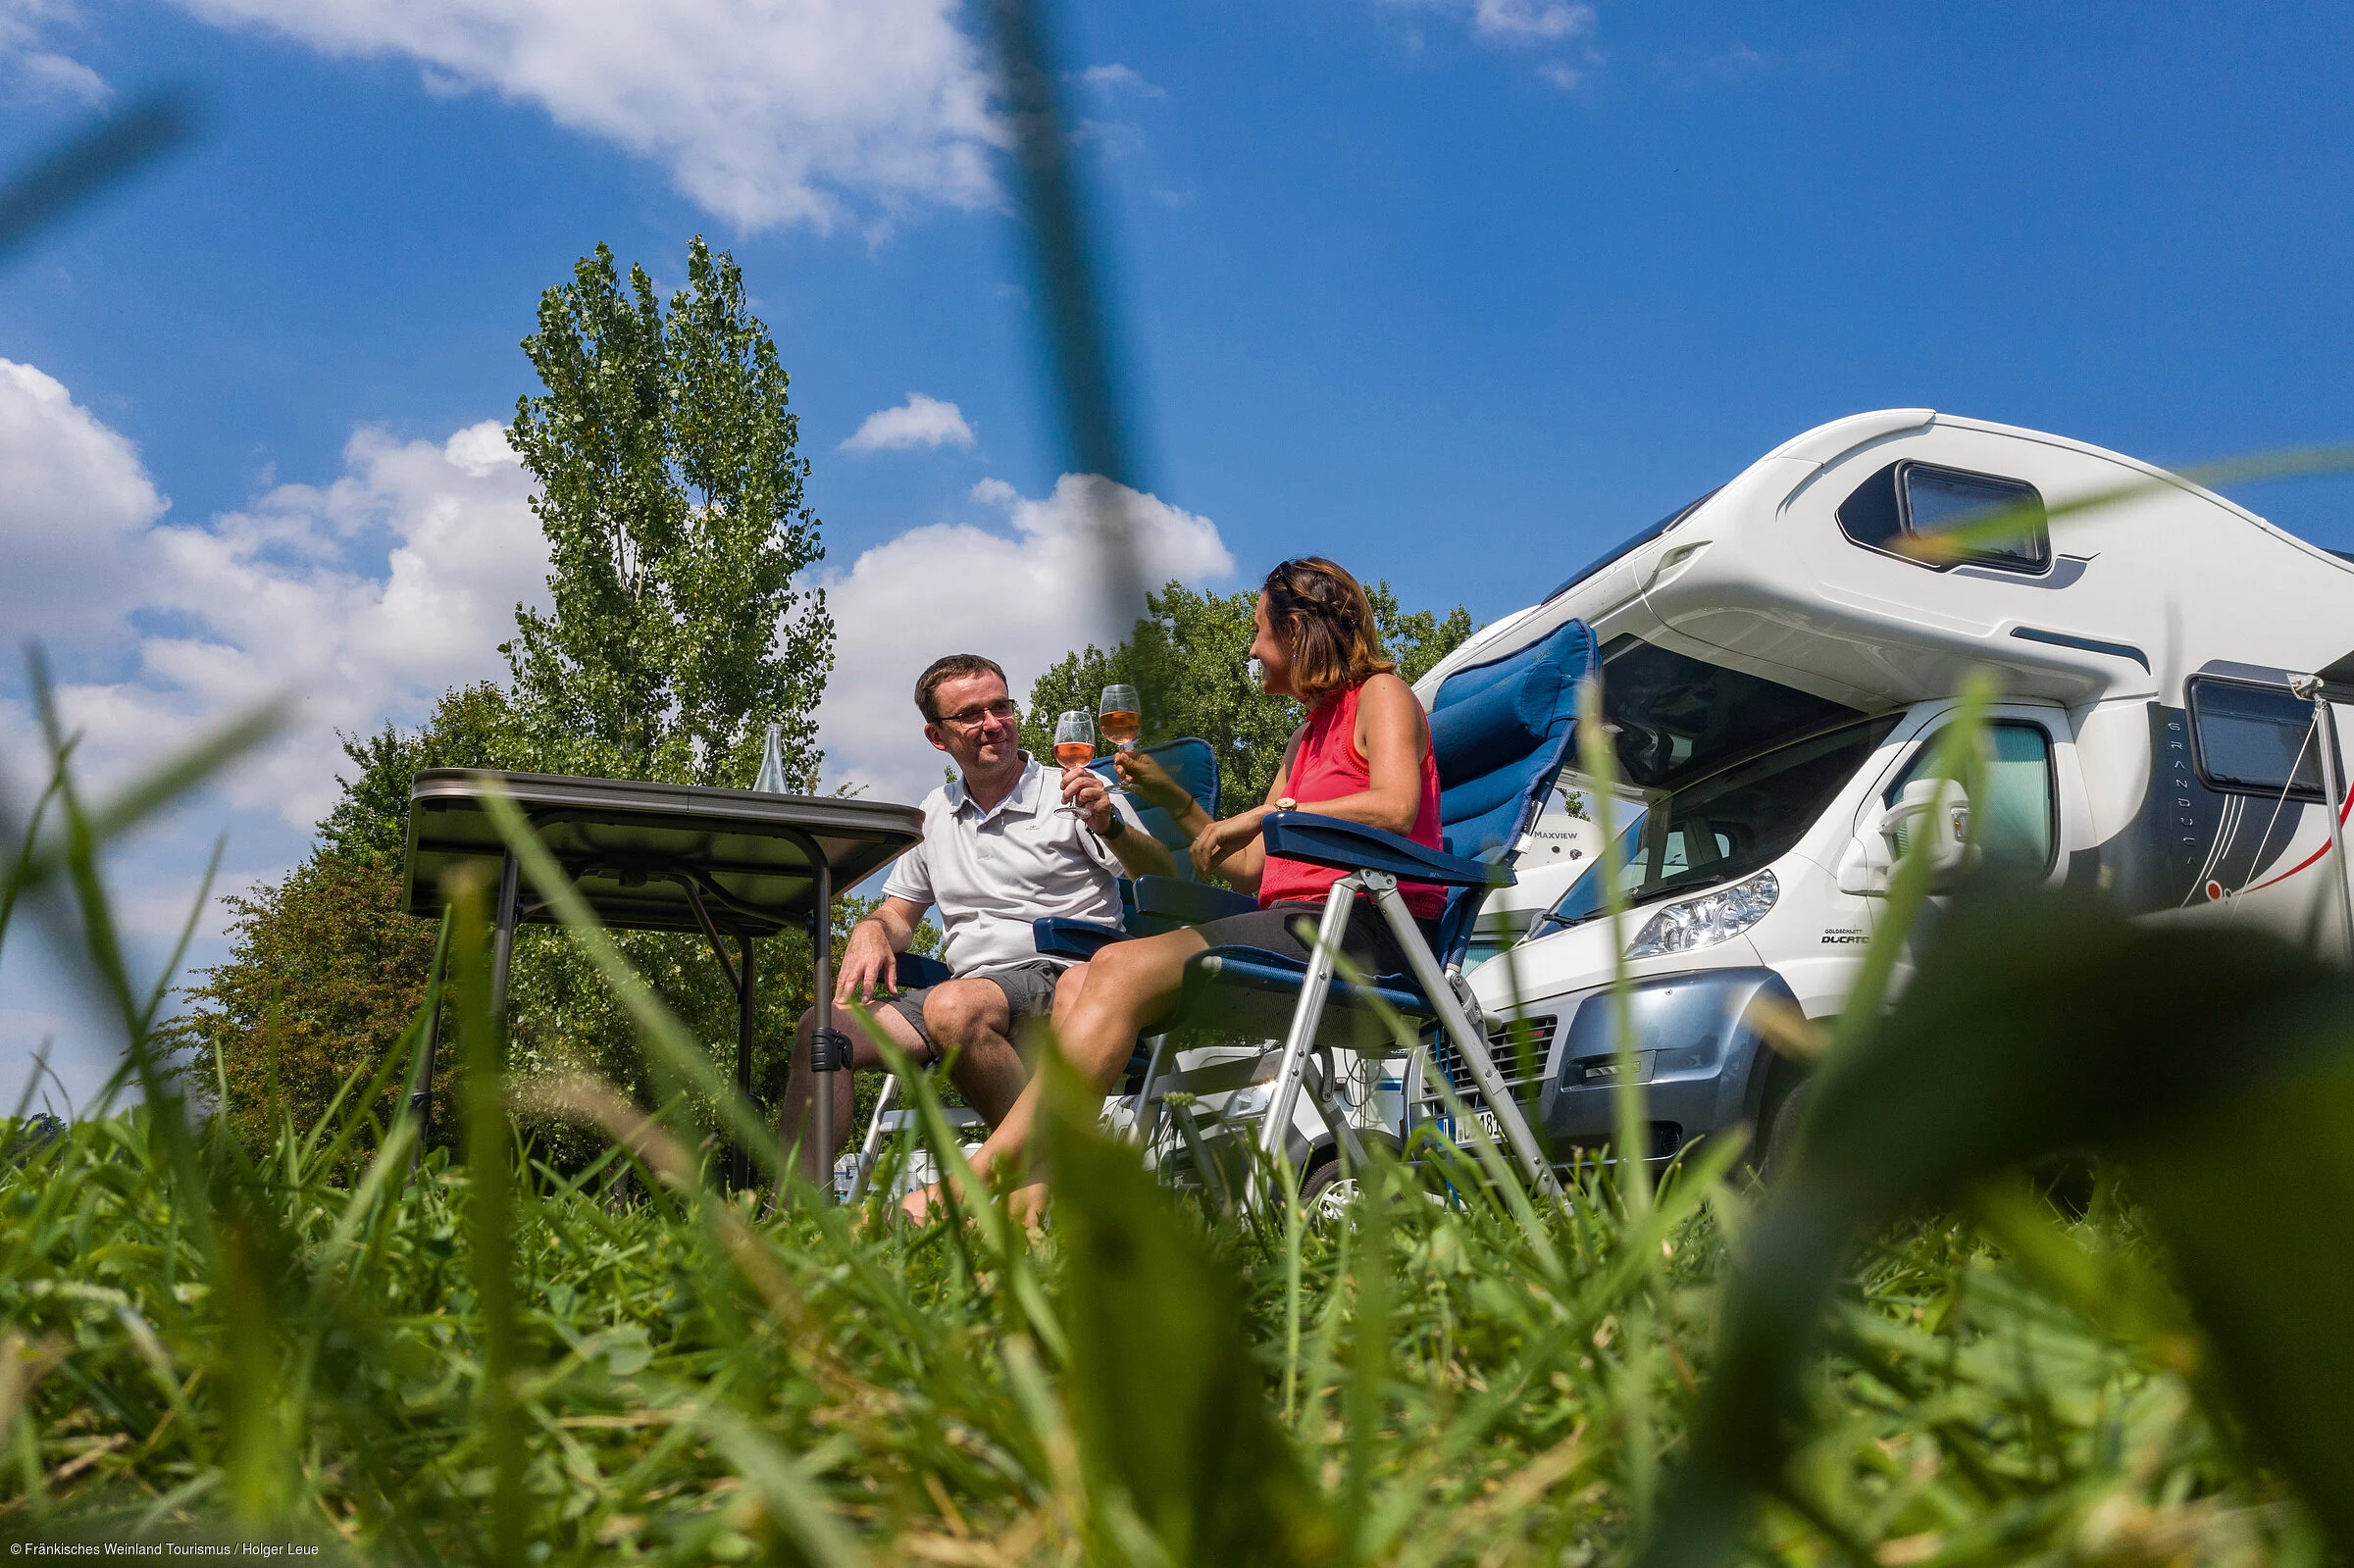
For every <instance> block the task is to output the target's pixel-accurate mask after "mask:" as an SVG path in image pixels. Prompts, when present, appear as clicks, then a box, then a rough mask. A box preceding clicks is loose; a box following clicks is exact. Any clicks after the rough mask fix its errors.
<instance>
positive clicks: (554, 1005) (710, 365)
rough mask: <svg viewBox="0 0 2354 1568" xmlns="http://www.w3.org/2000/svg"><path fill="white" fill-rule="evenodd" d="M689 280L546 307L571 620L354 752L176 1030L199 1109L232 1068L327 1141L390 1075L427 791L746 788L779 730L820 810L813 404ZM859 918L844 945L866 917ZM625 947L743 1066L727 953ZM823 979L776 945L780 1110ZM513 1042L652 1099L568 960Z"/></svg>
mask: <svg viewBox="0 0 2354 1568" xmlns="http://www.w3.org/2000/svg"><path fill="white" fill-rule="evenodd" d="M687 273H688V286H687V287H686V288H684V289H681V290H679V291H678V292H677V293H675V294H674V295H673V296H672V297H671V299H670V301H669V304H668V308H667V310H665V308H664V307H663V305H662V303H661V301H659V300H658V299H657V298H656V296H655V294H654V290H653V286H652V283H651V281H650V280H649V279H648V278H647V277H646V275H645V272H644V270H643V269H642V268H637V267H633V268H632V269H631V270H630V275H629V278H628V282H627V286H626V287H625V286H624V284H623V281H622V279H621V278H619V277H618V275H617V273H616V270H615V267H614V262H613V256H612V253H611V251H610V250H608V249H607V248H606V247H604V246H602V245H599V246H598V247H597V249H596V252H595V254H594V255H592V256H588V257H584V258H583V259H582V260H581V262H580V264H579V265H578V266H577V267H576V268H575V269H574V273H573V277H572V279H571V280H570V281H569V282H566V283H564V284H561V285H559V286H557V287H554V288H550V289H548V290H547V291H546V293H545V294H544V295H542V297H541V299H540V302H539V312H538V330H537V332H535V333H534V334H533V335H532V336H530V337H528V338H526V339H525V340H524V344H523V347H524V351H525V353H526V355H527V356H528V357H529V358H530V360H531V362H532V365H533V367H534V368H535V369H536V370H537V372H538V373H539V378H540V380H541V382H542V385H543V387H544V391H543V392H542V394H541V395H538V396H536V397H526V398H523V399H521V400H520V401H519V402H518V404H517V406H516V417H515V423H514V425H513V426H512V427H511V428H510V429H509V430H508V439H509V440H510V441H511V442H512V444H513V445H514V447H515V449H516V451H517V452H518V453H519V454H520V455H521V456H522V458H523V462H524V465H525V467H526V468H527V469H528V470H529V471H530V473H531V474H532V476H533V478H534V480H535V481H537V482H536V493H535V495H534V497H533V502H532V505H533V509H534V511H535V512H536V513H537V516H538V519H539V523H540V527H541V529H542V530H543V531H544V532H545V533H546V535H547V539H548V546H549V558H550V563H551V570H550V572H549V576H548V589H549V597H550V601H551V608H550V610H549V611H548V612H547V613H545V614H540V613H537V612H534V611H530V610H527V609H525V608H523V607H522V606H520V605H519V606H517V609H516V634H515V636H514V637H513V638H512V639H511V640H509V641H508V642H506V643H505V644H503V645H502V646H501V648H500V651H501V652H503V653H504V654H505V655H506V656H507V661H508V668H509V673H510V676H511V678H512V685H511V688H509V689H503V690H502V689H501V688H500V687H499V686H497V685H495V684H491V683H483V684H481V685H476V686H471V687H467V688H464V689H461V690H455V691H451V692H449V693H447V694H446V695H445V696H444V697H443V698H442V700H441V701H440V703H439V704H438V705H437V706H436V707H435V711H434V713H433V715H432V717H431V718H430V719H429V720H428V722H427V723H426V724H425V725H424V726H423V727H421V728H420V729H418V730H416V731H414V732H408V731H403V730H401V729H399V728H397V727H395V726H391V725H386V726H385V727H384V729H383V730H382V731H380V732H378V733H373V734H368V735H364V736H347V737H345V739H344V744H343V749H344V754H345V755H346V756H347V757H348V758H349V759H350V760H351V762H352V764H353V765H354V770H355V771H354V772H353V774H352V775H351V776H349V777H341V776H339V777H338V779H337V782H338V783H339V784H341V785H342V793H341V797H340V798H339V799H338V800H337V801H336V803H335V805H334V807H333V809H332V810H331V811H329V813H328V814H327V816H326V817H325V818H323V819H322V820H321V822H320V824H319V836H318V842H317V844H316V846H315V848H314V850H313V852H312V855H311V857H310V858H309V859H308V860H306V861H305V862H304V863H303V864H302V865H301V866H300V867H298V868H297V869H296V870H295V871H294V872H293V873H291V874H290V875H289V876H288V877H287V878H286V879H285V880H284V881H283V882H281V883H278V884H275V885H264V886H260V887H256V888H254V889H252V890H251V891H249V892H247V893H246V894H244V895H242V896H241V897H239V898H236V899H232V900H231V901H230V909H231V911H232V914H233V916H234V921H233V926H232V931H233V936H234V941H233V946H232V951H231V954H230V959H229V961H228V962H227V963H225V964H223V965H221V966H219V967H217V968H215V969H212V970H210V971H207V972H205V973H204V974H203V975H201V976H200V977H199V980H200V982H201V983H200V984H198V985H196V986H192V987H190V989H189V991H188V992H187V998H188V1001H189V1004H190V1005H189V1008H188V1010H187V1012H186V1013H184V1014H183V1015H182V1016H181V1018H179V1020H177V1021H176V1023H175V1025H174V1026H173V1027H174V1030H175V1033H176V1035H177V1037H178V1043H179V1047H180V1049H181V1051H182V1053H183V1055H182V1065H183V1071H185V1072H187V1073H188V1074H189V1076H190V1077H191V1078H192V1079H193V1080H194V1081H195V1082H196V1084H197V1085H199V1086H203V1087H210V1086H212V1085H213V1084H214V1083H215V1082H216V1078H215V1074H216V1059H217V1061H218V1064H219V1066H218V1072H219V1075H220V1081H221V1082H223V1083H225V1084H226V1087H227V1088H228V1096H229V1103H228V1105H227V1106H226V1107H225V1109H226V1111H227V1113H228V1115H229V1116H230V1122H231V1125H232V1126H233V1127H234V1128H235V1129H236V1130H237V1132H238V1133H239V1134H240V1136H242V1137H245V1138H250V1139H256V1140H258V1139H262V1138H270V1137H273V1136H275V1129H276V1127H277V1125H278V1118H279V1116H280V1114H281V1112H282V1113H283V1114H285V1115H288V1116H290V1117H291V1118H292V1119H293V1120H294V1122H295V1123H296V1124H297V1125H298V1126H302V1127H306V1128H307V1127H308V1126H309V1125H310V1124H311V1123H312V1122H313V1121H315V1120H316V1119H317V1117H318V1115H319V1114H320V1113H321V1112H323V1111H324V1110H325V1108H326V1105H327V1102H328V1099H329V1098H330V1097H331V1096H332V1095H333V1092H334V1091H335V1089H336V1088H337V1087H340V1085H341V1084H342V1082H343V1081H344V1080H345V1079H346V1078H348V1077H349V1076H350V1075H351V1074H352V1073H353V1072H355V1071H359V1070H363V1069H368V1068H373V1066H374V1065H375V1064H376V1063H377V1062H378V1061H381V1060H382V1058H383V1055H384V1052H385V1051H387V1050H389V1049H390V1048H391V1047H392V1045H393V1044H394V1042H395V1041H396V1040H397V1039H398V1037H399V1035H400V1032H401V1030H402V1029H403V1028H404V1027H405V1026H406V1024H407V1023H408V1020H409V1018H410V1017H411V1016H412V1014H413V1013H414V1011H415V1010H416V1008H417V1006H418V1005H419V1003H420V1002H421V1000H422V998H423V996H424V993H425V983H426V971H427V968H428V967H429V964H430V960H431V955H432V950H433V943H434V928H433V926H432V925H431V924H430V923H428V922H425V921H421V920H417V919H415V918H413V917H411V916H408V915H406V914H404V913H402V912H401V908H402V904H403V901H404V891H405V889H404V888H403V887H402V885H401V860H402V854H403V850H404V848H405V842H406V834H407V816H408V800H409V791H410V785H411V781H412V779H413V777H414V776H415V774H416V773H417V772H418V771H419V770H421V769H424V768H432V767H488V768H509V769H523V770H529V771H537V772H549V773H574V774H587V775H590V776H594V777H603V778H623V779H654V780H663V781H668V782H676V783H694V784H737V785H744V784H750V783H751V782H752V780H753V778H754V776H755V775H756V773H757V770H758V766H759V761H760V749H761V743H762V740H763V738H764V735H765V726H766V724H767V723H768V722H770V721H774V722H776V723H778V724H780V725H781V726H782V727H783V729H784V738H785V766H786V774H787V779H788V782H789V784H791V785H792V786H793V787H796V788H800V789H811V788H814V787H815V784H816V778H817V769H818V763H819V761H820V753H819V751H818V750H817V747H816V745H815V740H814V736H815V726H814V721H813V715H814V713H815V710H816V707H817V703H818V699H819V697H820V696H821V695H822V694H823V692H824V687H825V681H826V677H827V675H828V673H829V672H830V671H831V669H832V667H833V640H834V629H833V623H832V621H831V619H830V618H829V617H828V615H827V613H826V607H825V603H824V599H823V596H822V595H820V594H816V593H809V594H803V593H801V592H799V591H798V590H796V589H795V588H794V587H793V576H794V574H795V573H797V572H799V571H801V570H802V569H803V568H805V567H807V566H809V565H810V564H812V563H814V562H815V561H817V560H819V559H820V558H821V556H822V553H823V552H822V549H821V545H820V538H819V528H820V525H819V523H818V520H817V519H816V518H815V517H814V516H812V515H811V514H810V512H809V511H808V509H807V508H806V507H805V506H804V505H803V504H802V481H804V480H805V479H806V478H807V475H808V472H809V468H808V464H807V462H806V461H805V460H803V459H802V458H801V457H800V456H799V455H798V453H797V450H796V442H797V439H798V429H797V426H796V424H795V421H794V418H793V415H792V413H790V412H789V411H788V409H787V396H786V394H787V388H788V378H787V377H786V374H785V372H784V370H783V368H782V367H781V365H780V363H779V361H778V356H777V351H776V346H775V344H774V343H773V342H772V341H771V340H770V338H769V335H768V331H767V329H766V328H765V327H763V326H762V325H761V323H760V322H759V320H758V319H757V318H756V317H754V316H752V315H751V314H750V313H749V311H748V309H747V308H746V305H745V301H744V290H743V278H742V274H741V273H740V272H739V271H738V269H737V267H736V264H735V262H734V261H733V260H732V259H731V258H729V257H728V256H727V255H726V254H724V253H720V254H714V253H713V252H711V251H710V250H709V249H708V248H707V247H706V246H705V245H704V243H703V242H702V241H701V240H700V239H697V240H695V241H694V242H693V243H692V244H691V246H690V247H689V250H688V266H687ZM847 905H848V901H845V906H844V907H842V908H840V909H838V911H837V926H838V929H839V930H841V931H844V932H846V930H847V927H848V924H849V923H850V922H851V921H854V920H855V918H856V916H857V915H858V913H860V911H859V910H858V909H856V908H854V907H848V906H847ZM618 940H619V941H620V944H621V946H622V948H623V951H624V952H625V954H626V955H627V956H628V957H629V958H630V959H631V960H632V962H633V963H635V964H636V965H637V966H638V967H639V969H640V972H641V973H643V974H644V975H645V976H646V978H647V979H648V980H649V981H650V982H651V983H652V984H653V986H655V988H656V989H657V990H658V991H659V992H660V993H661V994H662V995H663V997H664V999H665V1000H666V1001H667V1002H668V1003H669V1004H670V1006H671V1007H672V1009H673V1010H674V1011H676V1012H677V1013H678V1014H679V1015H680V1017H681V1018H682V1019H683V1020H684V1021H685V1022H686V1023H687V1025H688V1026H689V1028H690V1030H691V1031H692V1032H693V1033H695V1034H696V1035H697V1036H698V1037H701V1038H703V1039H704V1040H706V1041H708V1042H709V1044H710V1047H711V1049H712V1051H713V1054H714V1055H715V1056H716V1057H717V1058H719V1059H720V1060H721V1061H723V1062H733V1060H734V1055H735V1049H736V1007H735V997H734V994H733V992H732V990H731V989H730V988H729V987H728V986H727V985H726V983H725V981H724V980H723V978H722V977H721V974H720V971H719V968H718V965H717V964H716V963H715V962H713V960H712V957H711V955H710V953H709V951H708V950H707V949H706V948H705V946H704V945H703V943H702V941H701V939H700V938H699V937H692V936H671V935H664V934H659V933H623V934H619V935H618ZM809 957H810V955H809V952H808V944H807V942H806V940H805V939H804V938H802V937H801V936H797V935H788V936H781V937H776V938H771V939H769V940H767V941H765V942H763V943H762V950H761V953H760V973H761V986H760V990H761V1003H760V1009H759V1016H758V1019H757V1023H756V1030H757V1039H758V1044H757V1048H756V1050H755V1055H754V1083H755V1090H756V1091H758V1092H763V1093H764V1094H765V1095H766V1096H767V1097H769V1098H772V1099H773V1098H774V1097H775V1096H776V1095H777V1094H778V1093H779V1092H780V1091H781V1090H782V1087H783V1083H784V1076H785V1067H786V1053H787V1052H788V1051H789V1049H790V1047H791V1041H792V1036H793V1022H794V1020H795V1019H796V1018H797V1017H798V1015H799V1013H800V1010H801V1009H802V1008H803V1007H805V1006H806V1005H807V1004H808V1001H809V996H808V990H809V977H810V961H809ZM509 1015H510V1019H511V1025H512V1027H511V1041H510V1044H511V1055H512V1061H513V1064H514V1065H515V1067H516V1068H517V1069H518V1070H519V1071H521V1072H524V1073H527V1074H528V1073H531V1072H535V1071H540V1070H546V1069H552V1068H556V1067H584V1068H588V1069H589V1070H591V1071H594V1072H597V1073H599V1074H601V1075H602V1076H604V1077H606V1078H608V1079H610V1080H612V1081H614V1082H616V1083H618V1084H620V1085H621V1086H623V1087H626V1088H630V1089H633V1090H638V1091H640V1092H642V1091H643V1090H644V1088H645V1087H646V1086H645V1085H644V1083H643V1081H642V1066H641V1062H640V1056H639V1053H638V1049H637V1043H636V1031H635V1029H634V1028H633V1027H632V1026H631V1024H630V1021H629V1020H628V1018H627V1017H626V1016H625V1015H624V1014H623V1013H622V1011H621V1009H620V1008H619V1007H618V1005H616V1004H615V1002H614V1001H613V999H612V998H611V996H610V995H609V994H608V993H607V990H606V988H605V986H604V984H603V982H602V980H601V979H600V978H599V977H598V976H597V975H596V974H595V973H594V972H593V970H592V968H591V967H590V966H589V964H588V961H587V959H586V957H585V956H584V955H583V954H581V953H580V952H579V951H578V950H577V949H576V948H575V947H574V946H573V944H572V943H571V942H570V941H569V940H568V939H567V938H565V937H564V936H562V935H561V934H560V933H557V932H554V931H551V930H547V929H544V928H539V929H535V928H528V927H527V928H526V929H525V931H524V932H523V933H521V934H520V936H519V938H518V941H517V944H516V957H515V970H514V984H513V986H512V989H511V993H510V1007H509ZM443 1056H444V1059H445V1060H450V1059H454V1053H452V1052H448V1051H444V1053H443ZM437 1077H439V1078H442V1079H445V1078H446V1074H442V1075H437ZM446 1087H447V1085H446V1083H440V1082H437V1083H436V1086H435V1111H434V1117H435V1128H436V1130H437V1134H438V1135H440V1136H446V1135H447V1134H448V1133H450V1132H451V1131H453V1130H454V1128H455V1126H456V1117H455V1116H454V1114H453V1106H452V1105H451V1103H450V1102H449V1101H448V1099H447V1098H446V1095H445V1092H444V1091H445V1089H446ZM398 1092H399V1088H398V1087H394V1088H393V1089H392V1090H390V1091H388V1092H387V1093H386V1095H385V1101H384V1104H383V1105H382V1106H381V1107H379V1108H378V1109H379V1112H380V1114H383V1115H388V1114H389V1113H390V1111H391V1110H392V1109H393V1107H394V1104H395V1102H396V1099H397V1095H398ZM528 1120H529V1118H528V1116H527V1121H528ZM535 1131H536V1132H537V1133H538V1135H539V1136H540V1137H541V1138H542V1139H543V1141H544V1142H545V1143H546V1144H547V1145H548V1146H549V1151H550V1152H553V1153H555V1154H556V1155H557V1156H558V1157H559V1158H562V1157H565V1156H566V1154H567V1153H568V1152H570V1150H569V1149H568V1143H569V1141H570V1139H571V1138H572V1135H570V1134H569V1133H567V1131H566V1130H564V1129H563V1128H561V1127H559V1126H554V1125H543V1126H540V1127H538V1128H537V1129H536V1130H535Z"/></svg>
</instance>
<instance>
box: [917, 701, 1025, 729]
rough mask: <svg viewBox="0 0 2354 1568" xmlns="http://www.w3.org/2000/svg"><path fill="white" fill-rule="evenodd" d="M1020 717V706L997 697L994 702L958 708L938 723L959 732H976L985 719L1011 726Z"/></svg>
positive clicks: (941, 717) (943, 715)
mask: <svg viewBox="0 0 2354 1568" xmlns="http://www.w3.org/2000/svg"><path fill="white" fill-rule="evenodd" d="M1021 716H1022V710H1021V706H1020V704H1018V703H1016V702H1015V701H1014V700H1013V699H1012V698H1011V697H999V698H998V700H997V701H995V702H990V703H983V704H980V705H978V706H975V707H970V708H959V709H957V710H956V711H955V712H954V713H944V714H942V715H941V716H940V718H939V720H938V722H939V723H941V724H952V725H954V726H955V727H956V728H957V729H959V730H978V729H980V728H981V725H982V721H984V720H987V719H996V720H998V721H1000V722H1002V723H1005V724H1011V723H1013V721H1014V720H1016V719H1018V718H1020V717H1021Z"/></svg>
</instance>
